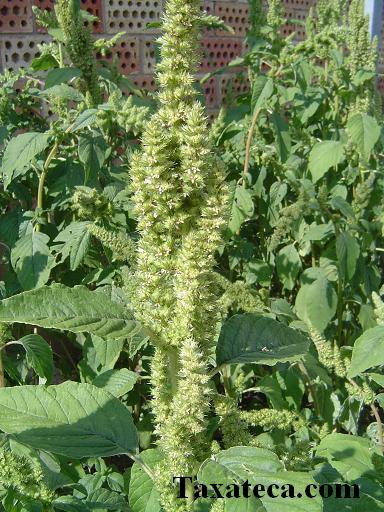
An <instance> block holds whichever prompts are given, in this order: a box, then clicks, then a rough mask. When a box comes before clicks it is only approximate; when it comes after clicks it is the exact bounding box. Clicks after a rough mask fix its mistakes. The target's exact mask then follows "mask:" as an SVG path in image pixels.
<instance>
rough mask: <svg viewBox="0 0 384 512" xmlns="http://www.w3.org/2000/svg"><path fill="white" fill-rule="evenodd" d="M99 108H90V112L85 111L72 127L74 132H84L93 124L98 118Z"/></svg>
mask: <svg viewBox="0 0 384 512" xmlns="http://www.w3.org/2000/svg"><path fill="white" fill-rule="evenodd" d="M97 112H98V110H97V108H90V109H88V110H84V112H82V113H81V114H80V115H79V116H78V117H77V118H76V120H75V122H74V123H73V125H72V132H76V131H78V130H82V129H83V128H86V127H87V126H90V125H91V124H93V123H94V122H95V120H96V117H97Z"/></svg>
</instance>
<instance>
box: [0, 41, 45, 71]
mask: <svg viewBox="0 0 384 512" xmlns="http://www.w3.org/2000/svg"><path fill="white" fill-rule="evenodd" d="M47 40H48V37H47V36H45V35H37V34H36V35H25V36H16V35H13V36H2V37H1V47H2V49H1V57H2V64H3V69H9V70H11V71H16V70H17V69H19V68H27V67H29V66H30V65H31V62H32V60H33V59H34V58H35V57H38V56H39V55H40V52H39V49H38V47H37V45H38V44H42V43H44V42H47Z"/></svg>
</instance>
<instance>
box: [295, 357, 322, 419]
mask: <svg viewBox="0 0 384 512" xmlns="http://www.w3.org/2000/svg"><path fill="white" fill-rule="evenodd" d="M297 366H298V367H299V370H300V371H301V373H302V374H303V375H304V377H305V379H306V381H307V386H308V389H309V391H310V393H311V396H312V400H313V406H314V408H315V411H316V414H317V415H318V416H321V410H320V405H319V403H318V401H317V398H316V390H315V388H314V386H313V384H312V382H311V377H310V376H309V373H308V371H307V369H306V367H305V366H304V363H301V362H300V363H298V365H297Z"/></svg>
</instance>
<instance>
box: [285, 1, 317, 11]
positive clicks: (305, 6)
mask: <svg viewBox="0 0 384 512" xmlns="http://www.w3.org/2000/svg"><path fill="white" fill-rule="evenodd" d="M283 5H284V7H285V8H288V9H299V10H306V11H309V9H310V7H312V6H314V5H316V0H283Z"/></svg>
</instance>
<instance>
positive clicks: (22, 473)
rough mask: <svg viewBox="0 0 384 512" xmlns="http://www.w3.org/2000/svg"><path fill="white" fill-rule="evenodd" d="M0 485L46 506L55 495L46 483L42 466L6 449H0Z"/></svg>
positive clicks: (22, 498) (24, 498)
mask: <svg viewBox="0 0 384 512" xmlns="http://www.w3.org/2000/svg"><path fill="white" fill-rule="evenodd" d="M0 486H2V487H3V488H5V489H13V490H14V491H16V493H17V494H18V495H19V498H20V499H21V500H26V499H27V500H36V501H39V502H40V503H42V504H43V505H46V506H48V505H49V504H50V503H52V501H53V499H54V497H55V495H54V493H53V492H52V491H51V490H49V488H48V487H47V485H46V484H45V482H44V477H43V473H42V471H41V469H40V468H38V467H34V466H32V465H31V463H30V462H29V460H27V459H25V458H23V457H19V456H18V455H15V454H14V453H12V452H11V451H8V450H4V449H0ZM27 506H28V505H27ZM30 506H32V505H30Z"/></svg>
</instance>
